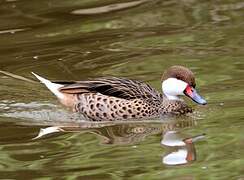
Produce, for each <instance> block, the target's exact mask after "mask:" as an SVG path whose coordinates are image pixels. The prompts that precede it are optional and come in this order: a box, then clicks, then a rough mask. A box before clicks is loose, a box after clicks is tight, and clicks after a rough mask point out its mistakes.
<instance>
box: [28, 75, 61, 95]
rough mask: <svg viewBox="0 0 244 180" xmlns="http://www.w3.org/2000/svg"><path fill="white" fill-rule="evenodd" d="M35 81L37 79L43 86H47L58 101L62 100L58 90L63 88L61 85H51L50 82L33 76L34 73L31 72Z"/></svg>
mask: <svg viewBox="0 0 244 180" xmlns="http://www.w3.org/2000/svg"><path fill="white" fill-rule="evenodd" d="M31 73H32V74H33V75H34V76H35V77H36V78H37V79H39V80H40V81H41V82H42V83H43V84H45V86H47V88H48V89H49V90H50V91H51V92H52V93H53V94H55V95H56V96H57V97H58V98H59V99H64V94H63V93H61V92H60V91H59V90H58V89H59V88H61V87H63V85H61V84H57V83H52V82H51V81H49V80H47V79H45V78H43V77H41V76H39V75H37V74H35V73H34V72H31Z"/></svg>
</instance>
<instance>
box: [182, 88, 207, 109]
mask: <svg viewBox="0 0 244 180" xmlns="http://www.w3.org/2000/svg"><path fill="white" fill-rule="evenodd" d="M184 94H185V95H186V96H188V97H189V98H191V99H192V100H193V101H194V102H196V103H198V104H201V105H205V104H207V101H206V100H205V99H203V98H202V97H201V96H200V95H199V94H198V93H197V91H196V90H195V89H194V88H193V87H191V86H187V87H186V89H185V91H184Z"/></svg>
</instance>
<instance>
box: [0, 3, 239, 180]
mask: <svg viewBox="0 0 244 180" xmlns="http://www.w3.org/2000/svg"><path fill="white" fill-rule="evenodd" d="M177 64H179V65H184V66H187V67H189V68H190V69H191V70H192V71H193V72H194V73H195V75H196V79H197V90H198V91H199V92H200V94H201V95H202V96H203V97H205V98H206V100H207V101H208V105H207V106H197V105H196V104H194V103H192V102H190V101H188V100H187V102H188V103H189V104H191V106H193V107H194V108H195V111H194V113H193V114H192V115H190V116H183V117H168V118H164V119H161V120H155V121H154V120H151V121H145V122H144V121H143V122H125V123H117V124H116V123H105V124H101V123H100V124H99V123H93V124H91V123H90V124H89V123H86V122H84V120H82V119H80V118H79V117H78V118H77V117H76V116H75V115H74V114H73V113H72V112H71V111H69V110H67V109H66V108H65V107H63V106H62V105H60V103H59V102H58V101H57V99H56V98H55V97H54V96H53V95H52V94H51V93H50V92H49V91H48V90H47V89H46V88H45V87H44V86H43V85H42V84H39V83H37V81H36V80H35V79H34V77H33V76H32V75H31V73H30V72H32V71H33V72H36V73H38V74H40V75H43V76H44V77H46V78H49V79H51V80H85V79H87V78H94V77H101V76H121V77H127V78H132V79H139V80H142V81H145V82H147V83H150V84H151V85H152V86H154V87H155V88H157V89H158V90H160V88H161V85H160V76H161V74H162V72H163V71H164V69H166V68H167V67H169V66H171V65H177ZM0 72H1V73H0V178H1V179H140V180H141V179H184V180H185V179H228V180H229V179H235V180H242V179H244V153H243V149H244V135H243V129H244V109H243V106H244V80H243V77H244V76H243V75H244V3H243V1H241V0H231V1H226V0H223V1H196V0H182V1H176V0H167V1H166V0H165V1H163V0H161V1H160V0H154V1H153V0H137V1H118V0H117V1H116V0H107V1H105V0H104V1H101V0H99V1H98V0H70V1H57V0H42V1H37V0H33V1H27V0H25V1H20V0H2V1H0ZM25 78H26V79H25ZM31 80H32V81H31ZM34 81H35V82H34ZM57 126H62V127H64V129H65V131H66V132H59V133H53V134H49V135H47V136H44V137H41V138H40V139H33V138H34V137H36V136H37V135H38V133H39V130H40V129H41V128H46V127H57ZM203 134H205V135H203ZM198 135H200V136H199V138H193V139H192V137H198ZM201 135H203V136H201ZM191 140H195V141H194V142H192V141H191ZM177 142H178V143H180V144H177Z"/></svg>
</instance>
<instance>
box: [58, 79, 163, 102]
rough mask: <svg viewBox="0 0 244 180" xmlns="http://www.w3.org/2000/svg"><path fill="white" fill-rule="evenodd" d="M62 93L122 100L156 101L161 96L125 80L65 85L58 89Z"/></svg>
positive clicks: (134, 81)
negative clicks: (111, 97) (89, 94)
mask: <svg viewBox="0 0 244 180" xmlns="http://www.w3.org/2000/svg"><path fill="white" fill-rule="evenodd" d="M64 84H65V83H64ZM59 90H60V91H61V92H63V93H68V94H82V93H101V94H104V95H107V96H113V97H118V98H123V99H128V100H130V99H136V98H139V99H149V98H153V99H155V98H156V99H158V98H160V97H161V94H160V93H158V91H157V90H155V89H154V88H152V87H151V86H149V85H148V84H146V83H143V82H141V81H137V80H130V79H125V78H116V77H108V78H98V79H94V80H90V81H77V82H74V83H72V84H69V83H67V84H65V86H64V87H61V88H60V89H59Z"/></svg>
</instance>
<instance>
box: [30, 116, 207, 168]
mask: <svg viewBox="0 0 244 180" xmlns="http://www.w3.org/2000/svg"><path fill="white" fill-rule="evenodd" d="M195 125H196V121H195V120H193V119H186V120H184V119H181V120H177V119H176V120H170V121H139V122H106V123H105V122H96V123H94V122H83V123H80V124H79V126H55V127H49V128H45V129H42V130H43V131H44V132H40V133H39V135H38V136H37V137H36V138H34V139H38V138H40V137H42V136H43V135H41V134H49V133H50V132H76V131H78V132H83V133H92V134H95V135H96V136H97V137H99V139H100V142H101V143H102V144H113V145H135V144H138V143H139V142H141V141H143V140H144V139H145V138H146V137H148V136H151V135H160V136H161V141H160V144H161V146H162V147H163V148H164V149H166V153H164V154H163V156H162V163H163V164H165V165H182V164H187V163H191V162H193V161H195V160H196V149H195V146H194V143H195V142H196V141H198V140H200V139H202V138H203V137H204V134H201V135H197V136H189V135H186V134H183V133H181V130H182V129H185V128H189V127H193V126H195Z"/></svg>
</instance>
